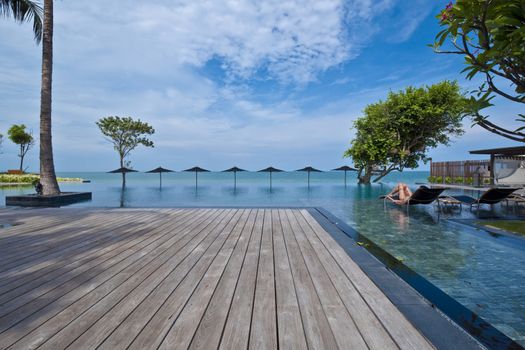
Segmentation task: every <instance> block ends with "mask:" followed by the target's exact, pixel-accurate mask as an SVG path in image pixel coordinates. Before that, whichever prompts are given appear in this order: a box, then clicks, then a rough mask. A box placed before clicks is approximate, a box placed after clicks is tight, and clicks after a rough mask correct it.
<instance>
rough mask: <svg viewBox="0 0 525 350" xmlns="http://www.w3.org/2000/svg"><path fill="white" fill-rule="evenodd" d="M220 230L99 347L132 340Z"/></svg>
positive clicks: (120, 345)
mask: <svg viewBox="0 0 525 350" xmlns="http://www.w3.org/2000/svg"><path fill="white" fill-rule="evenodd" d="M220 231H221V230H220V229H219V230H215V232H214V234H213V235H210V239H208V238H207V242H205V245H203V247H202V248H200V249H195V250H194V251H193V252H192V253H191V255H190V256H189V257H188V258H187V259H186V260H185V261H184V262H183V263H182V264H181V265H180V266H179V267H178V268H177V270H175V271H174V272H173V273H172V274H171V275H170V276H169V277H168V278H166V279H165V280H164V281H163V282H162V283H161V284H160V285H159V286H158V287H157V288H156V289H155V290H154V291H153V292H152V293H151V295H149V296H148V297H147V298H146V299H145V300H144V301H143V302H142V303H141V304H140V305H139V306H138V307H137V308H135V310H133V312H132V313H131V314H130V315H129V316H128V317H126V319H125V320H124V321H123V322H120V323H119V324H118V327H117V328H116V329H115V331H114V332H112V333H111V335H110V336H109V337H107V338H106V339H105V340H104V343H102V344H101V345H100V346H99V349H124V348H126V347H127V346H128V345H129V344H130V343H131V341H132V340H133V337H130V336H129V334H130V333H131V334H138V333H139V332H140V331H141V330H142V329H143V328H144V326H145V325H146V324H147V323H148V321H149V320H150V319H151V318H152V317H153V316H154V315H155V313H156V312H157V311H158V310H159V309H160V308H161V307H163V304H164V303H165V302H166V300H167V299H168V298H169V297H170V296H171V295H172V294H173V293H175V290H176V289H177V287H178V286H179V284H180V283H181V281H182V280H183V279H184V278H185V277H186V276H187V275H188V273H189V271H190V270H191V269H192V268H193V267H194V266H195V265H196V264H197V263H198V261H199V260H200V259H201V258H202V256H203V255H204V254H205V253H206V252H207V251H208V249H209V248H210V246H211V245H212V244H213V242H214V241H215V239H217V236H218V235H219V233H220ZM208 254H209V253H208Z"/></svg>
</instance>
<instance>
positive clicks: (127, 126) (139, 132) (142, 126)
mask: <svg viewBox="0 0 525 350" xmlns="http://www.w3.org/2000/svg"><path fill="white" fill-rule="evenodd" d="M96 124H97V126H98V127H99V129H100V131H101V132H102V134H103V135H104V136H105V138H106V140H108V141H109V142H111V143H112V144H113V148H114V149H115V150H116V151H117V153H118V155H119V157H120V166H121V167H124V165H128V164H129V163H125V159H126V157H127V156H128V155H129V153H130V152H131V151H133V150H134V149H135V148H136V147H137V146H139V145H143V146H146V147H153V141H151V140H149V139H148V137H147V136H148V135H153V134H154V133H155V129H153V127H151V126H150V125H149V124H148V123H145V122H142V121H140V119H137V120H134V119H133V118H131V117H124V118H121V117H117V116H112V117H105V118H102V119H100V120H99V121H97V123H96ZM125 185H126V173H122V186H125Z"/></svg>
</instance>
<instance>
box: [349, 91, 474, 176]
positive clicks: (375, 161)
mask: <svg viewBox="0 0 525 350" xmlns="http://www.w3.org/2000/svg"><path fill="white" fill-rule="evenodd" d="M466 102H467V99H466V98H465V97H464V96H463V95H462V94H461V92H460V88H459V86H458V84H457V83H456V82H450V81H443V82H441V83H438V84H434V85H431V86H426V87H420V88H415V87H408V88H406V89H405V90H403V91H399V92H390V93H389V94H388V97H387V99H386V100H385V101H379V102H377V103H373V104H370V105H368V106H366V108H365V110H364V116H362V117H360V118H358V119H357V120H356V121H355V122H354V127H353V129H354V130H355V137H354V139H353V140H352V142H351V147H350V148H349V149H348V150H347V151H346V152H345V154H344V155H345V156H346V157H351V158H352V160H353V162H354V164H355V167H356V168H357V169H358V177H359V182H360V183H370V181H371V178H372V176H373V175H377V177H376V178H375V179H374V182H375V181H379V180H380V179H381V178H383V177H384V176H386V175H387V174H389V173H390V172H392V171H403V170H404V169H405V168H416V167H417V166H418V163H419V162H427V161H428V160H429V158H428V155H427V152H428V150H429V149H431V148H435V147H437V146H438V145H448V144H449V143H450V142H451V138H452V137H454V136H459V135H461V134H462V133H463V129H462V123H461V121H462V118H463V116H464V113H465V106H466Z"/></svg>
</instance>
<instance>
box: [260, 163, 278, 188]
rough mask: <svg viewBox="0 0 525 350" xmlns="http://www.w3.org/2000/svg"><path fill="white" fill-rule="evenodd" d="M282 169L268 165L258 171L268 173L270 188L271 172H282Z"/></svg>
mask: <svg viewBox="0 0 525 350" xmlns="http://www.w3.org/2000/svg"><path fill="white" fill-rule="evenodd" d="M283 171H284V170H281V169H277V168H274V167H271V166H270V167H268V168H265V169H261V170H259V171H258V172H259V173H270V189H272V173H282V172H283Z"/></svg>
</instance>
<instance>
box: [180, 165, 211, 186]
mask: <svg viewBox="0 0 525 350" xmlns="http://www.w3.org/2000/svg"><path fill="white" fill-rule="evenodd" d="M184 171H186V172H195V188H197V182H198V177H197V174H198V173H209V172H210V171H209V170H206V169H203V168H200V167H198V166H194V167H193V168H189V169H186V170H184Z"/></svg>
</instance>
